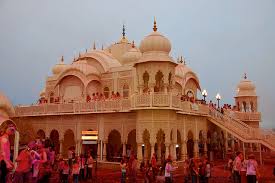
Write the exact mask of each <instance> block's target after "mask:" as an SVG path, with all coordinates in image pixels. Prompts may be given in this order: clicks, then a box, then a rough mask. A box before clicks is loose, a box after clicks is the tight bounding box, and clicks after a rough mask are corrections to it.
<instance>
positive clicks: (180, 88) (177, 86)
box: [175, 82, 182, 95]
mask: <svg viewBox="0 0 275 183" xmlns="http://www.w3.org/2000/svg"><path fill="white" fill-rule="evenodd" d="M175 92H176V94H180V95H181V94H182V86H181V84H179V83H178V82H176V83H175Z"/></svg>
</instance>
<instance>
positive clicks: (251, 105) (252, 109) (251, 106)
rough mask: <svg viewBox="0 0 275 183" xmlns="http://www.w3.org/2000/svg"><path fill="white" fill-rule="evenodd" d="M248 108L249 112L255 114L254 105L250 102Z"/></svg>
mask: <svg viewBox="0 0 275 183" xmlns="http://www.w3.org/2000/svg"><path fill="white" fill-rule="evenodd" d="M250 108H251V112H255V108H254V104H253V102H252V101H251V102H250Z"/></svg>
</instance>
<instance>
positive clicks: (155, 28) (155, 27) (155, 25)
mask: <svg viewBox="0 0 275 183" xmlns="http://www.w3.org/2000/svg"><path fill="white" fill-rule="evenodd" d="M153 30H154V32H157V30H158V28H157V21H156V17H154V28H153Z"/></svg>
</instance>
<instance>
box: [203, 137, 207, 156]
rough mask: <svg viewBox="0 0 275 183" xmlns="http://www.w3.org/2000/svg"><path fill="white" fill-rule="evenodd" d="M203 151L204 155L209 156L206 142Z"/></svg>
mask: <svg viewBox="0 0 275 183" xmlns="http://www.w3.org/2000/svg"><path fill="white" fill-rule="evenodd" d="M203 151H204V155H205V156H207V141H206V140H205V141H204V145H203Z"/></svg>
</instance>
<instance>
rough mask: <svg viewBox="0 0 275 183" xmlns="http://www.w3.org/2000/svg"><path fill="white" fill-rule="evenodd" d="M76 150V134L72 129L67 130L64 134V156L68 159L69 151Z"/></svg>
mask: <svg viewBox="0 0 275 183" xmlns="http://www.w3.org/2000/svg"><path fill="white" fill-rule="evenodd" d="M69 149H70V150H74V149H75V138H74V132H73V131H72V130H71V129H68V130H66V132H65V133H64V142H63V152H62V154H63V156H64V157H68V150H69Z"/></svg>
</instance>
